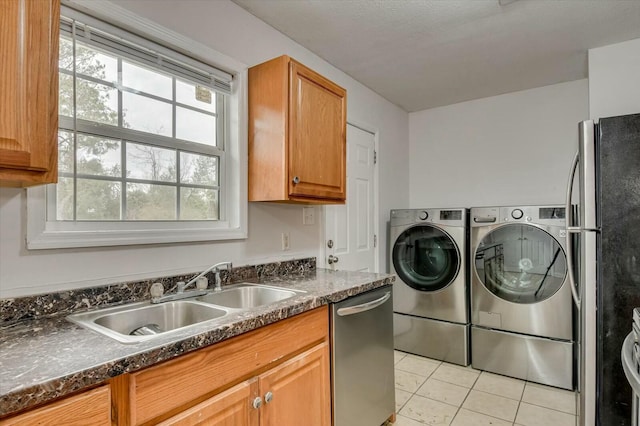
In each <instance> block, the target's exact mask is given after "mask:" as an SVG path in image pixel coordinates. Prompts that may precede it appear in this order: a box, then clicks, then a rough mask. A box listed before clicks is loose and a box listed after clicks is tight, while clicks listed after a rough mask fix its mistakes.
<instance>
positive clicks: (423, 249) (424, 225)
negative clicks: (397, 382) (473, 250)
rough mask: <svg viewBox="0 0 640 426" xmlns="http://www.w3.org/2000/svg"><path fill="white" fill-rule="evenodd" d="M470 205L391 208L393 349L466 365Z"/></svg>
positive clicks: (390, 250)
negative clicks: (441, 207)
mask: <svg viewBox="0 0 640 426" xmlns="http://www.w3.org/2000/svg"><path fill="white" fill-rule="evenodd" d="M467 225H468V210H467V209H463V208H457V209H410V210H391V220H390V230H389V244H390V247H389V254H390V262H389V263H390V270H391V272H392V273H394V274H396V275H397V276H398V280H397V281H396V283H395V284H394V285H393V311H394V317H393V322H394V324H393V326H394V343H395V348H396V349H398V350H401V351H404V352H410V353H414V354H418V355H422V356H427V357H429V358H435V359H440V360H444V361H447V362H451V363H455V364H460V365H468V364H469V344H468V342H469V302H468V301H469V296H468V284H467V283H468V274H467V271H468V267H467V254H466V253H467V242H468V238H467V236H468V226H467Z"/></svg>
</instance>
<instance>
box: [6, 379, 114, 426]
mask: <svg viewBox="0 0 640 426" xmlns="http://www.w3.org/2000/svg"><path fill="white" fill-rule="evenodd" d="M0 425H1V426H10V425H43V426H44V425H51V426H111V392H110V390H109V386H101V387H99V388H97V389H93V390H90V391H87V392H84V393H81V394H79V395H76V396H70V397H68V398H64V399H61V400H60V401H56V402H52V403H50V404H48V405H45V406H44V407H41V408H36V409H35V410H31V411H28V412H26V413H24V414H20V415H18V416H15V417H11V418H9V419H5V420H0Z"/></svg>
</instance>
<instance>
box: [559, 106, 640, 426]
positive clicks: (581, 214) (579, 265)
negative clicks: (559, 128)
mask: <svg viewBox="0 0 640 426" xmlns="http://www.w3.org/2000/svg"><path fill="white" fill-rule="evenodd" d="M579 126H580V138H579V151H578V154H577V155H576V159H575V161H574V165H573V167H572V173H571V178H570V179H569V186H568V189H567V212H571V209H570V207H571V203H572V199H573V200H574V201H577V209H576V210H575V211H576V213H575V214H573V215H570V214H567V229H568V231H569V232H567V235H568V239H569V241H568V244H567V247H569V249H568V253H567V255H568V256H567V257H568V258H569V259H568V260H569V262H570V265H572V266H573V267H571V266H570V267H569V274H570V279H571V280H572V281H573V283H574V286H572V290H573V298H574V301H575V302H576V306H577V307H578V310H577V316H578V318H579V321H577V322H576V324H577V327H576V337H577V339H576V341H577V345H576V359H577V389H578V392H577V402H578V405H577V411H578V425H585V426H594V425H596V426H608V425H612V426H613V425H615V426H624V425H630V424H631V396H632V392H631V388H630V387H629V385H628V383H627V381H626V379H625V376H624V372H623V369H622V364H621V360H620V350H621V348H622V343H623V341H624V338H625V336H626V335H627V334H628V333H629V332H630V330H631V318H632V312H633V308H634V307H637V306H640V114H633V115H626V116H620V117H610V118H602V119H600V120H599V122H598V123H595V122H594V121H592V120H589V121H584V122H582V123H580V125H579ZM576 171H577V173H576ZM576 175H577V176H578V178H579V179H578V181H577V182H575V184H576V186H577V187H578V188H579V191H578V192H579V194H575V195H577V196H576V197H575V198H573V197H572V188H573V187H574V180H575V177H576Z"/></svg>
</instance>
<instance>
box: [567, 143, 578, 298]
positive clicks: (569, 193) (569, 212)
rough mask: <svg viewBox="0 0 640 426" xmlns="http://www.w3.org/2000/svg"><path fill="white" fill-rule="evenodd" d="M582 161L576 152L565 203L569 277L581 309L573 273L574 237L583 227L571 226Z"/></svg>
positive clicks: (572, 291) (572, 290)
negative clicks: (572, 204) (576, 185)
mask: <svg viewBox="0 0 640 426" xmlns="http://www.w3.org/2000/svg"><path fill="white" fill-rule="evenodd" d="M579 162H580V152H576V156H575V157H574V159H573V165H572V166H571V173H570V174H569V183H568V184H567V200H566V205H565V217H566V220H567V276H568V278H569V288H571V297H572V298H573V303H575V305H576V308H577V309H578V310H580V296H578V290H577V289H576V280H575V276H574V274H573V248H572V243H573V241H572V238H573V234H575V233H579V232H580V231H581V230H582V229H581V228H580V227H579V226H571V225H572V223H571V222H572V221H573V213H572V210H571V197H572V196H573V181H574V180H575V177H576V170H578V163H579Z"/></svg>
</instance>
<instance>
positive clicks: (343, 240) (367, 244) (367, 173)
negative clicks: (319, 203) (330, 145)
mask: <svg viewBox="0 0 640 426" xmlns="http://www.w3.org/2000/svg"><path fill="white" fill-rule="evenodd" d="M374 155H375V135H374V134H372V133H370V132H367V131H365V130H362V129H360V128H358V127H355V126H353V125H351V124H348V125H347V201H346V203H345V204H344V205H335V206H327V207H326V208H325V241H324V242H325V254H326V255H325V259H324V261H325V264H324V267H326V268H334V269H340V270H345V271H368V272H374V271H375V269H376V266H375V259H376V247H375V246H376V244H375V242H376V241H375V240H376V236H375V232H376V231H375V230H376V226H375V224H374V217H375V215H374V212H375V194H374V170H375V159H374Z"/></svg>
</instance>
